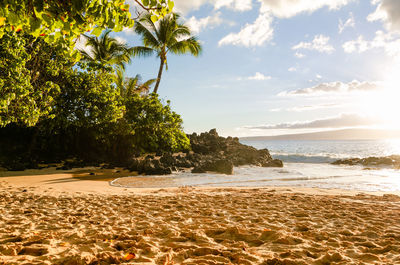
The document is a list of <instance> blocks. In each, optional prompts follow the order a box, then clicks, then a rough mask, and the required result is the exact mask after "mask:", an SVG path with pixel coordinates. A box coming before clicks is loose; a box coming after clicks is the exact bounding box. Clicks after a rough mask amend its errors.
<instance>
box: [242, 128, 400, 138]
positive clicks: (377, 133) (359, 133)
mask: <svg viewBox="0 0 400 265" xmlns="http://www.w3.org/2000/svg"><path fill="white" fill-rule="evenodd" d="M384 139H400V130H383V129H342V130H332V131H322V132H312V133H299V134H283V135H275V136H248V137H240V140H384Z"/></svg>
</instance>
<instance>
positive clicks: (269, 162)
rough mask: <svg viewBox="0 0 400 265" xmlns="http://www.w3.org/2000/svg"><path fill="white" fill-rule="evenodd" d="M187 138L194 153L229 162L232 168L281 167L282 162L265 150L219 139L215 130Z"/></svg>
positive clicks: (231, 140)
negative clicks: (251, 166)
mask: <svg viewBox="0 0 400 265" xmlns="http://www.w3.org/2000/svg"><path fill="white" fill-rule="evenodd" d="M188 136H189V139H190V144H191V147H192V150H193V151H194V152H195V153H198V154H201V155H208V156H212V157H217V158H218V159H224V160H229V161H231V162H232V163H233V165H234V166H242V165H255V166H261V167H282V166H283V163H282V161H280V160H273V159H272V157H271V155H270V153H269V151H268V150H267V149H262V150H258V149H256V148H254V147H252V146H248V145H244V144H241V143H240V142H239V139H238V138H237V137H233V138H232V137H227V138H224V137H221V136H219V135H218V133H217V131H216V130H215V129H212V130H211V131H210V132H208V133H201V134H200V135H197V134H196V133H193V134H191V135H188ZM273 161H274V162H273Z"/></svg>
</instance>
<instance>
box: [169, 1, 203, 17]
mask: <svg viewBox="0 0 400 265" xmlns="http://www.w3.org/2000/svg"><path fill="white" fill-rule="evenodd" d="M209 2H210V1H209V0H175V1H174V3H175V7H174V11H177V12H179V13H183V14H185V13H187V12H189V11H193V10H197V9H199V8H200V7H201V6H202V5H204V4H207V3H209Z"/></svg>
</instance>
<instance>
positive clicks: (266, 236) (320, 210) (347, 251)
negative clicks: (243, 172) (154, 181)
mask: <svg viewBox="0 0 400 265" xmlns="http://www.w3.org/2000/svg"><path fill="white" fill-rule="evenodd" d="M0 174H1V175H0V194H1V195H0V264H119V263H128V264H129V263H130V264H321V265H322V264H400V197H399V196H398V194H397V195H394V194H383V193H374V194H371V193H360V192H356V191H342V190H321V189H300V188H273V187H263V188H206V187H204V188H193V187H181V188H162V189H134V188H130V189H126V188H119V187H112V186H110V185H109V182H108V181H110V180H111V179H114V178H117V177H123V176H127V175H129V174H130V173H128V172H124V171H122V170H98V169H94V168H92V169H91V168H89V169H88V168H87V169H80V170H75V171H61V172H60V171H55V170H54V169H43V170H29V171H24V172H0ZM149 181H151V179H150V180H149Z"/></svg>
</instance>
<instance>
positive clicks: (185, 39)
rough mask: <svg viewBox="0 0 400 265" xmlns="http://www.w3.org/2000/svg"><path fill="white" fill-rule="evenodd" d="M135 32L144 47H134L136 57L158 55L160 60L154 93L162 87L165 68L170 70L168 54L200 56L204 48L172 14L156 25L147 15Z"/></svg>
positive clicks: (137, 25) (140, 20)
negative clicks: (161, 82) (139, 36)
mask: <svg viewBox="0 0 400 265" xmlns="http://www.w3.org/2000/svg"><path fill="white" fill-rule="evenodd" d="M135 32H136V33H137V34H139V35H141V37H142V41H143V45H144V46H136V47H134V54H135V55H136V56H150V55H153V54H156V55H157V57H158V58H159V59H160V67H159V70H158V76H157V83H156V85H155V86H154V91H153V92H154V93H157V91H158V86H159V85H160V81H161V75H162V71H163V69H164V66H166V68H167V69H168V63H167V54H168V53H173V54H186V53H189V54H191V55H193V56H198V55H200V53H201V51H202V47H201V44H200V42H199V41H198V40H197V38H196V37H195V36H192V35H191V31H190V29H189V27H187V26H185V25H184V24H182V23H180V22H179V15H177V14H174V13H171V14H168V15H166V16H164V17H163V18H162V19H160V20H159V21H158V22H157V23H155V22H154V21H153V19H152V17H151V15H150V14H145V15H144V16H143V17H141V18H140V19H139V21H137V22H136V24H135Z"/></svg>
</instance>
